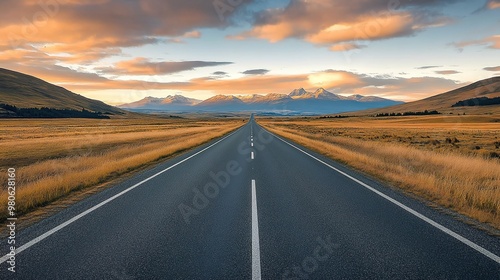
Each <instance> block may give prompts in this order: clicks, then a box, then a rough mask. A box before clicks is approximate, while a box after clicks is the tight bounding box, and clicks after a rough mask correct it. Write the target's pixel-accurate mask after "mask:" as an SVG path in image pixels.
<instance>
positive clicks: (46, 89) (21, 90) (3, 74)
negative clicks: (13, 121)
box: [0, 68, 128, 115]
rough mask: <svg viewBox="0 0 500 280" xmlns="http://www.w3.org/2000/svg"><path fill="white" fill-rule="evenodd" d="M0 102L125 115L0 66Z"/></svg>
mask: <svg viewBox="0 0 500 280" xmlns="http://www.w3.org/2000/svg"><path fill="white" fill-rule="evenodd" d="M0 104H8V105H12V106H16V107H18V108H42V107H47V108H53V109H70V110H77V111H81V110H82V109H85V110H88V111H91V112H102V113H104V114H108V115H125V114H128V112H127V111H124V110H122V109H119V108H117V107H113V106H110V105H107V104H106V103H104V102H101V101H98V100H93V99H90V98H86V97H84V96H81V95H79V94H76V93H73V92H71V91H69V90H67V89H65V88H63V87H60V86H56V85H53V84H51V83H48V82H46V81H44V80H41V79H39V78H36V77H33V76H30V75H26V74H22V73H19V72H15V71H11V70H7V69H3V68H0Z"/></svg>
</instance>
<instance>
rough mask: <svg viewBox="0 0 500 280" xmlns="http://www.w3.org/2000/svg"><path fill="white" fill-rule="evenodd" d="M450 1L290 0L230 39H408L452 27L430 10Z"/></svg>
mask: <svg viewBox="0 0 500 280" xmlns="http://www.w3.org/2000/svg"><path fill="white" fill-rule="evenodd" d="M450 2H454V1H437V0H436V1H433V0H427V1H411V2H410V1H389V2H388V1H387V0H373V1H366V0H351V1H349V2H345V1H342V0H291V1H290V3H289V4H288V5H287V6H286V7H284V8H278V9H269V10H265V11H263V12H260V13H257V14H256V15H255V19H254V24H253V27H252V28H251V29H250V30H247V31H245V32H243V33H240V34H236V35H233V36H229V38H232V39H240V40H241V39H244V38H260V39H265V40H268V41H270V42H278V41H281V40H284V39H287V38H299V39H304V40H306V41H309V42H311V43H313V44H319V45H331V44H338V43H349V42H352V41H372V40H382V39H388V38H393V37H402V36H410V35H413V34H415V33H416V32H418V31H420V30H423V29H426V28H430V27H436V26H442V25H446V24H449V23H450V22H451V19H449V18H447V17H444V16H442V15H440V14H439V13H437V12H435V11H433V10H432V9H433V8H434V7H436V6H440V5H444V4H447V3H450ZM334 49H335V47H334Z"/></svg>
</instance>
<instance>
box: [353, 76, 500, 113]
mask: <svg viewBox="0 0 500 280" xmlns="http://www.w3.org/2000/svg"><path fill="white" fill-rule="evenodd" d="M484 97H486V98H488V99H492V98H495V97H500V77H492V78H488V79H484V80H480V81H477V82H475V83H472V84H470V85H467V86H464V87H461V88H458V89H454V90H451V91H448V92H445V93H441V94H438V95H434V96H431V97H428V98H425V99H422V100H418V101H414V102H409V103H405V104H400V105H396V106H391V107H387V108H382V109H372V110H365V111H360V112H353V114H355V115H376V114H384V113H404V112H422V111H425V110H428V111H432V110H436V111H438V112H440V113H445V114H449V113H453V114H458V113H462V114H463V113H467V114H498V113H500V104H497V105H488V106H456V105H457V104H460V101H467V100H472V101H474V99H477V98H484ZM472 103H474V102H472ZM476 103H477V102H476Z"/></svg>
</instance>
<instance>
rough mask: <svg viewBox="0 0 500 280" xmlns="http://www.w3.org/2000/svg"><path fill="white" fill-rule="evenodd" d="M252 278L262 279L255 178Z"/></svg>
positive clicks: (253, 193) (253, 184)
mask: <svg viewBox="0 0 500 280" xmlns="http://www.w3.org/2000/svg"><path fill="white" fill-rule="evenodd" d="M252 279H253V280H260V279H261V270H260V245H259V218H258V215H257V195H256V189H255V180H252Z"/></svg>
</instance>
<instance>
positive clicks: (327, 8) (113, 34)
mask: <svg viewBox="0 0 500 280" xmlns="http://www.w3.org/2000/svg"><path fill="white" fill-rule="evenodd" d="M0 8H1V9H2V10H3V11H4V12H5V13H4V15H2V17H1V18H0V36H1V37H2V38H5V39H4V40H2V41H1V42H0V67H2V68H7V69H11V70H14V71H19V72H23V73H26V74H29V75H33V76H36V77H39V78H42V79H45V80H47V81H48V82H51V83H54V84H57V85H60V86H63V87H66V88H68V89H69V90H72V91H74V92H76V93H79V94H82V95H84V96H87V97H90V98H95V99H99V100H102V101H105V102H107V103H110V104H122V103H126V102H132V101H136V100H139V99H141V98H144V97H146V96H155V97H165V96H167V95H169V94H182V95H185V96H188V97H193V98H198V99H204V98H208V97H210V96H213V95H216V94H267V93H288V92H290V91H291V90H293V89H294V88H301V87H303V88H305V89H307V90H314V89H316V88H318V87H324V88H325V89H327V90H330V91H332V92H334V93H338V94H343V95H348V94H362V95H375V96H381V97H385V98H391V99H395V100H403V101H412V100H417V99H421V98H424V97H427V96H431V95H435V94H438V93H441V92H444V91H447V90H451V89H454V88H458V87H460V86H463V85H465V84H467V83H470V82H474V81H477V80H480V79H484V78H488V77H491V76H496V75H498V74H500V72H499V67H500V65H499V64H500V61H499V60H498V57H499V52H498V51H499V49H500V39H499V38H500V34H499V33H498V30H500V21H499V18H500V2H499V1H498V0H485V1H452V0H450V1H445V0H443V1H438V0H426V1H410V0H375V1H365V0H352V1H347V2H346V1H340V0H289V1H288V0H278V1H265V2H263V1H250V0H246V1H243V0H240V1H227V0H215V1H206V0H190V1H184V0H168V1H162V0H138V1H120V0H85V1H76V0H41V1H38V0H6V1H1V2H0Z"/></svg>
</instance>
